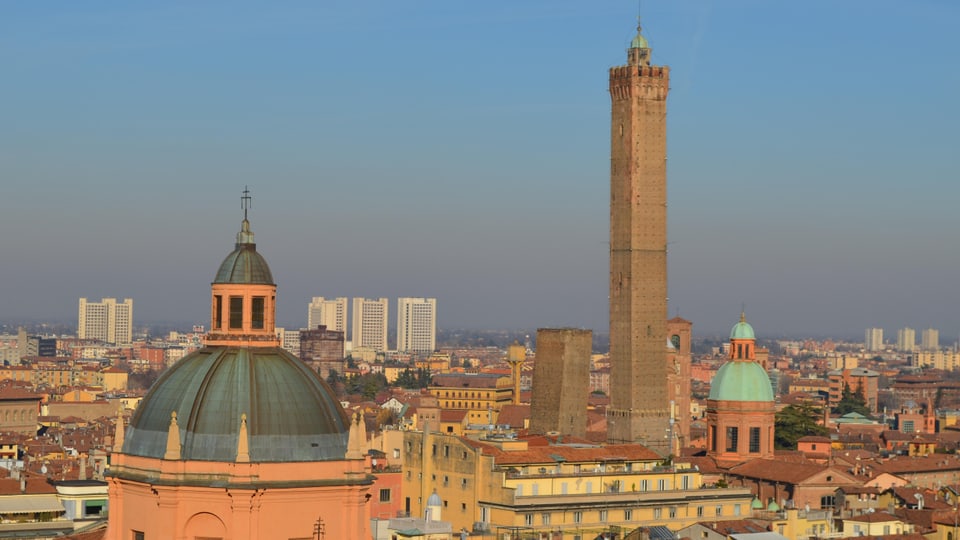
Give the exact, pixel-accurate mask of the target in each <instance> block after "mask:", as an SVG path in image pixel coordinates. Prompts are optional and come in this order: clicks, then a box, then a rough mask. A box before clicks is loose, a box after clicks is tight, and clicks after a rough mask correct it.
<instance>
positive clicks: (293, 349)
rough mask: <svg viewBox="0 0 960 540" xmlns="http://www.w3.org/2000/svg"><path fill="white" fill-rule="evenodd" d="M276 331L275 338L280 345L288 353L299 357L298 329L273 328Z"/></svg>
mask: <svg viewBox="0 0 960 540" xmlns="http://www.w3.org/2000/svg"><path fill="white" fill-rule="evenodd" d="M275 331H276V333H277V339H278V340H280V347H281V348H282V349H284V350H285V351H287V352H288V353H290V354H292V355H294V356H296V357H298V358H299V357H300V331H299V330H287V329H286V328H280V327H277V328H276V329H275Z"/></svg>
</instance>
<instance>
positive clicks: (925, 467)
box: [869, 454, 960, 474]
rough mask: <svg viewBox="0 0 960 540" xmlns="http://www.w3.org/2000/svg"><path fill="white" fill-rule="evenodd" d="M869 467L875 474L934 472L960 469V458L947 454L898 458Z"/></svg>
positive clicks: (875, 463)
mask: <svg viewBox="0 0 960 540" xmlns="http://www.w3.org/2000/svg"><path fill="white" fill-rule="evenodd" d="M869 466H870V467H871V468H872V469H873V470H874V471H875V472H878V473H879V472H886V473H890V474H902V473H918V472H932V471H943V470H958V469H960V458H958V457H957V456H950V455H946V454H933V455H929V456H898V457H895V458H890V459H888V460H886V461H884V462H883V463H878V462H871V463H869Z"/></svg>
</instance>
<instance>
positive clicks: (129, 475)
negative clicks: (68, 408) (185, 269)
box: [107, 191, 374, 540]
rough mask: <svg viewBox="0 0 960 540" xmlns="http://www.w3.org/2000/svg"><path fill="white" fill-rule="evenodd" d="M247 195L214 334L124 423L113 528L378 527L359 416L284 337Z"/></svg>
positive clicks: (347, 531) (124, 536)
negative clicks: (373, 523)
mask: <svg viewBox="0 0 960 540" xmlns="http://www.w3.org/2000/svg"><path fill="white" fill-rule="evenodd" d="M243 201H244V203H246V202H247V201H249V198H248V197H247V192H246V191H245V192H244V198H243ZM244 208H245V209H244V220H243V223H242V228H241V231H240V233H239V234H238V235H237V243H236V248H235V249H234V251H233V252H232V253H230V254H229V255H228V256H227V258H226V259H225V260H224V261H223V263H222V264H221V266H220V269H219V271H218V272H217V274H216V277H215V279H214V281H213V284H212V287H211V288H212V303H211V322H212V324H211V325H210V327H211V331H210V333H209V334H207V336H206V339H205V346H204V347H203V348H202V349H200V350H198V351H196V352H194V353H192V354H190V355H187V356H186V357H184V358H183V359H181V360H180V361H179V362H177V364H175V365H174V366H173V367H171V368H170V369H169V370H168V371H167V372H165V373H164V374H163V376H162V377H161V378H160V379H159V380H158V381H157V383H156V384H155V385H154V386H153V387H152V388H151V389H150V391H149V392H148V393H147V395H146V396H145V397H144V398H143V401H142V402H141V403H140V406H139V407H138V408H137V410H136V412H135V413H134V415H133V417H132V418H131V420H130V425H129V426H128V427H127V428H126V429H124V426H123V422H122V421H121V422H119V424H118V429H117V431H118V433H117V440H118V441H121V442H119V443H118V444H117V445H116V447H115V449H114V453H113V455H112V456H111V465H110V471H109V478H108V480H109V484H110V488H109V490H110V518H109V528H108V533H107V538H108V539H111V540H131V539H133V540H143V539H151V540H152V539H160V538H163V539H184V540H185V539H195V538H204V539H210V540H213V539H220V540H227V539H230V540H256V539H275V538H314V537H317V536H318V535H320V532H322V533H323V534H322V535H320V536H321V537H326V538H369V537H370V532H369V530H370V526H369V519H370V510H369V507H370V505H369V504H368V501H369V499H370V498H371V497H372V496H373V495H374V494H371V493H370V487H371V485H372V483H373V480H374V478H373V476H372V475H371V463H370V459H369V457H368V456H366V455H365V453H364V441H365V438H366V435H365V433H364V428H363V423H362V422H358V421H356V419H355V420H353V421H351V420H350V419H348V417H347V416H346V414H345V413H344V411H343V409H342V408H341V407H340V404H339V403H338V401H337V399H336V397H335V396H334V395H333V392H332V391H331V390H330V388H329V387H328V386H327V385H326V383H324V382H323V381H322V380H321V379H320V378H319V377H318V376H317V375H316V373H314V372H313V371H312V370H310V369H309V368H308V367H307V366H306V365H305V364H304V363H303V362H301V361H300V360H299V359H297V358H296V357H295V356H293V355H291V354H289V353H288V352H286V351H285V350H283V349H282V348H280V344H279V342H278V341H277V338H276V336H275V332H274V320H275V319H274V313H275V309H274V308H275V302H276V285H275V284H274V282H273V277H272V275H271V272H270V269H269V267H268V266H267V263H266V261H265V260H264V258H263V257H262V256H261V255H260V254H259V253H257V251H256V244H255V243H254V237H253V233H252V232H251V231H250V224H249V222H248V221H247V219H246V204H245V205H244ZM124 431H125V434H126V436H124Z"/></svg>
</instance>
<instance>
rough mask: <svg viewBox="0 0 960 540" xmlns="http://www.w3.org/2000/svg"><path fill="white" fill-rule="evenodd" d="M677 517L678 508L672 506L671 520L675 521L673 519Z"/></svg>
mask: <svg viewBox="0 0 960 540" xmlns="http://www.w3.org/2000/svg"><path fill="white" fill-rule="evenodd" d="M675 517H677V507H676V506H671V507H670V519H673V518H675Z"/></svg>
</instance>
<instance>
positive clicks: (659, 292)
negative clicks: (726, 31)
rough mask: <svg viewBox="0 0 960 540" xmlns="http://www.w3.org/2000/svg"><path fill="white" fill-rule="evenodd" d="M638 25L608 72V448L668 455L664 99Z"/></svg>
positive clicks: (660, 70) (663, 75)
mask: <svg viewBox="0 0 960 540" xmlns="http://www.w3.org/2000/svg"><path fill="white" fill-rule="evenodd" d="M650 52H651V49H650V47H649V45H648V43H647V40H646V39H645V38H644V37H643V35H642V34H641V32H640V27H639V25H638V26H637V35H636V37H635V38H633V41H632V42H631V44H630V48H629V49H628V50H627V65H625V66H617V67H613V68H610V99H611V102H612V107H611V111H612V112H611V123H610V366H611V373H610V394H611V396H610V397H611V404H610V409H609V410H608V413H607V440H608V441H609V442H637V443H641V444H644V445H646V446H648V447H650V448H651V449H652V450H655V451H658V452H660V453H661V454H663V455H666V454H667V453H669V447H670V444H669V442H670V441H669V440H668V437H669V435H670V433H669V430H670V405H669V398H668V397H667V363H666V359H667V358H666V357H667V332H666V321H667V168H666V167H667V93H668V91H669V89H670V85H669V82H670V76H669V75H670V68H669V67H666V66H653V65H650Z"/></svg>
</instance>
